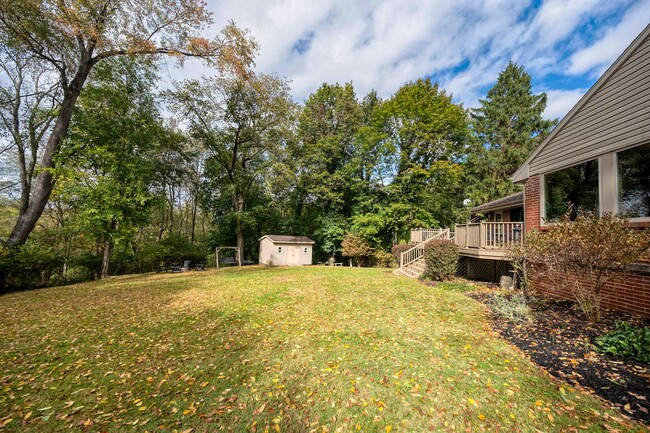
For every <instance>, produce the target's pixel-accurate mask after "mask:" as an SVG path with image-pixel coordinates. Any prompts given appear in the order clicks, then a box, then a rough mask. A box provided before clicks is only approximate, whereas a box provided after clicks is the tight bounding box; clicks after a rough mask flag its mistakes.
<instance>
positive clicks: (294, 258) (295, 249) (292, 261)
mask: <svg viewBox="0 0 650 433" xmlns="http://www.w3.org/2000/svg"><path fill="white" fill-rule="evenodd" d="M287 252H288V253H289V254H288V255H287V265H299V264H300V246H298V245H290V246H289V251H287Z"/></svg>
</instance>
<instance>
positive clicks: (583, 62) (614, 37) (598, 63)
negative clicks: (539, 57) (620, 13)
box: [567, 0, 650, 75]
mask: <svg viewBox="0 0 650 433" xmlns="http://www.w3.org/2000/svg"><path fill="white" fill-rule="evenodd" d="M649 22H650V1H649V0H645V1H641V2H639V3H638V4H637V5H636V6H635V7H632V8H631V9H630V10H629V11H628V12H627V13H626V14H625V16H624V17H623V19H622V20H621V22H620V23H619V24H618V25H616V26H615V27H612V28H610V29H608V30H607V31H606V32H605V34H604V36H603V37H602V38H601V39H600V40H598V41H597V42H596V43H594V44H592V45H591V46H589V47H587V48H585V49H582V50H580V51H578V52H576V53H574V54H573V55H572V56H571V64H570V67H569V69H568V70H567V72H568V73H569V74H573V75H579V74H584V73H586V72H590V71H594V72H595V74H596V75H601V74H602V73H603V72H604V71H605V69H607V67H609V65H610V64H612V63H613V62H614V60H616V58H617V57H618V56H619V55H620V54H621V53H622V51H623V49H624V48H625V47H626V46H628V45H629V44H630V43H631V42H632V41H633V40H634V38H635V37H636V36H637V35H638V34H639V33H641V31H642V30H643V29H644V28H645V26H647V25H648V23H649Z"/></svg>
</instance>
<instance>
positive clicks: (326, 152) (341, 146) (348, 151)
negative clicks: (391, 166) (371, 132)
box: [296, 83, 362, 218]
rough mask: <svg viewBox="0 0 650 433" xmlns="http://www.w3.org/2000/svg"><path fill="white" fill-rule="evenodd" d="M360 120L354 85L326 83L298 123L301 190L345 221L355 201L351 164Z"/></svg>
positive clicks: (315, 95) (360, 114) (308, 99)
mask: <svg viewBox="0 0 650 433" xmlns="http://www.w3.org/2000/svg"><path fill="white" fill-rule="evenodd" d="M361 118H362V110H361V107H360V105H359V102H358V101H357V99H356V95H355V93H354V87H353V86H352V83H346V84H345V85H343V86H342V85H340V84H323V85H322V86H321V87H320V88H319V89H318V90H317V91H316V92H315V93H313V94H311V95H309V97H308V98H307V101H305V106H304V108H303V110H302V112H301V113H300V117H299V123H298V139H299V141H300V145H301V146H300V148H299V150H298V151H297V152H296V156H297V158H299V159H300V161H301V165H302V168H301V170H302V172H303V173H304V176H302V177H301V179H300V188H302V189H304V191H305V195H308V196H310V197H312V201H313V202H314V204H315V205H316V206H317V207H318V208H319V209H320V210H327V211H328V212H335V213H341V214H343V215H344V216H345V217H346V218H347V217H349V216H350V215H351V213H352V204H353V202H354V199H355V194H354V192H353V189H352V172H351V167H350V162H351V161H352V159H353V157H354V154H355V146H356V144H355V138H356V134H357V132H358V131H359V128H360V126H361Z"/></svg>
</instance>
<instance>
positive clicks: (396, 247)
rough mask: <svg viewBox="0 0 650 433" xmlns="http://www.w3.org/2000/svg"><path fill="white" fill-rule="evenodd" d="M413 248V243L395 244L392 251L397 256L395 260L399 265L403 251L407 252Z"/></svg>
mask: <svg viewBox="0 0 650 433" xmlns="http://www.w3.org/2000/svg"><path fill="white" fill-rule="evenodd" d="M411 248H413V245H407V244H399V245H393V248H391V252H392V253H393V256H394V257H395V261H396V262H397V264H398V265H399V264H400V263H399V260H400V258H401V255H402V253H405V252H406V251H408V250H410V249H411Z"/></svg>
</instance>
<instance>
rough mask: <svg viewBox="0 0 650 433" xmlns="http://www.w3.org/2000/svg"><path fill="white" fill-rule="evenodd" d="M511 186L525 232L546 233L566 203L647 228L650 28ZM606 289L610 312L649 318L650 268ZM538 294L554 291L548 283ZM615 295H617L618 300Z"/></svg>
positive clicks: (539, 284)
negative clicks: (518, 193)
mask: <svg viewBox="0 0 650 433" xmlns="http://www.w3.org/2000/svg"><path fill="white" fill-rule="evenodd" d="M513 180H514V181H515V182H517V183H520V184H523V185H524V186H525V188H524V215H525V231H526V232H528V231H530V230H533V229H538V230H544V228H545V226H546V224H547V223H549V222H552V221H553V219H556V218H559V217H560V216H561V215H562V214H564V213H565V212H566V210H567V204H568V203H572V204H573V206H574V207H575V208H582V209H585V210H591V211H594V212H597V213H600V214H603V213H613V214H619V215H625V216H626V217H628V218H629V219H630V222H631V223H632V224H634V225H636V226H650V25H649V26H648V27H646V28H645V30H644V31H643V32H642V33H641V34H640V35H639V36H638V37H637V38H636V39H635V40H634V42H632V44H631V45H630V46H629V47H628V48H627V49H626V50H625V51H624V52H623V54H621V56H620V57H619V58H618V59H617V60H616V61H615V62H614V64H612V65H611V66H610V67H609V69H607V71H606V72H605V73H604V74H603V75H602V76H601V77H600V79H599V80H598V81H597V82H596V83H595V84H594V85H593V86H592V87H591V89H589V91H588V92H587V93H586V94H585V95H584V96H583V97H582V98H581V99H580V101H578V103H577V104H576V105H575V106H574V107H573V108H572V109H571V111H569V113H568V114H567V115H566V116H565V117H564V119H562V121H561V122H560V123H559V124H558V126H557V127H556V128H555V129H554V130H553V131H552V132H551V134H549V136H548V137H547V138H546V140H544V141H543V142H542V143H541V144H540V146H539V147H538V148H537V149H536V150H535V151H534V152H533V154H532V155H531V156H530V157H529V158H528V159H527V160H526V162H525V163H524V164H523V165H522V166H521V167H520V168H519V169H518V170H517V172H515V174H514V175H513ZM635 269H636V270H637V271H636V272H635V273H634V274H632V275H631V276H628V277H626V278H625V279H624V280H621V281H617V282H615V283H614V284H613V285H612V286H611V287H609V292H610V293H609V296H607V295H606V297H605V300H604V304H605V305H606V306H609V307H612V308H616V309H620V310H626V311H631V312H636V313H640V314H643V315H646V316H650V266H647V265H644V264H639V265H638V266H635ZM535 283H536V288H537V289H538V290H541V291H544V292H547V293H550V294H554V295H559V296H564V297H568V294H567V293H559V292H557V290H556V288H555V286H554V285H552V284H549V282H548V281H536V282H535ZM614 293H615V295H614Z"/></svg>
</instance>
